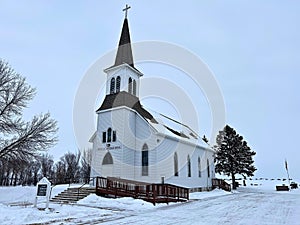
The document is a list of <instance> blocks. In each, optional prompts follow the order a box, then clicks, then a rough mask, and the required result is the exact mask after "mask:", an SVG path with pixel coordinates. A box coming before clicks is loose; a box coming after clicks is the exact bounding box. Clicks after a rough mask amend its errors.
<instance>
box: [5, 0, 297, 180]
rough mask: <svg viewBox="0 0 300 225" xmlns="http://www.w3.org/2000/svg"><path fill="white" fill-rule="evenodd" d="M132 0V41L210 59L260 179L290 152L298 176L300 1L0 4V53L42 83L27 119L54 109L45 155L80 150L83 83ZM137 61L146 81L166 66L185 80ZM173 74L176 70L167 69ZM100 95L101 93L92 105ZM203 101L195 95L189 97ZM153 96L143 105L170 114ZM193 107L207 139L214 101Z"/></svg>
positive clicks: (114, 40)
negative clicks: (76, 124) (76, 108)
mask: <svg viewBox="0 0 300 225" xmlns="http://www.w3.org/2000/svg"><path fill="white" fill-rule="evenodd" d="M126 3H128V4H129V5H130V6H131V9H130V10H129V12H128V18H129V27H130V32H131V40H132V42H141V41H147V40H156V41H161V42H168V43H172V44H175V45H178V46H180V47H181V48H184V49H187V50H189V51H191V52H193V53H194V54H195V55H197V56H198V57H199V58H201V59H202V61H203V62H205V63H206V64H207V65H208V67H209V68H210V70H211V71H212V72H213V74H214V76H215V79H216V80H217V82H218V85H219V87H220V90H221V92H222V95H223V98H224V102H225V108H226V123H227V124H229V125H230V126H232V127H234V128H235V129H236V130H237V131H238V132H239V133H240V134H241V135H243V136H244V138H245V139H246V140H247V141H248V143H249V145H250V147H251V148H252V149H253V150H254V151H256V152H257V156H256V157H255V160H256V162H255V164H256V166H257V168H258V171H257V172H256V176H257V177H269V178H271V177H284V176H285V175H286V173H285V170H284V159H285V158H287V160H288V163H289V169H290V174H291V177H298V178H300V170H299V163H300V154H299V144H298V139H299V125H300V120H299V118H298V117H299V114H300V101H299V94H300V90H299V87H298V85H299V83H300V82H299V81H300V79H299V71H300V63H299V62H300V56H299V54H300V53H299V52H300V30H299V27H300V13H299V11H300V3H297V1H284V2H283V1H274V0H272V1H263V2H262V1H258V0H252V1H238V0H235V1H230V0H228V1H185V2H183V1H151V2H150V1H148V2H146V1H132V0H131V1H130V0H129V1H128V2H123V1H92V0H90V1H76V2H74V1H64V2H62V1H14V0H9V1H8V0H7V1H6V0H5V1H3V0H1V1H0V11H1V13H0V27H1V29H0V52H1V55H0V57H1V58H3V59H5V60H7V61H8V62H9V63H10V65H11V66H12V67H13V68H14V69H15V70H16V71H17V72H19V73H20V74H22V75H24V76H25V77H26V78H27V81H28V83H30V84H31V85H32V86H34V87H36V88H37V96H36V97H35V98H34V100H33V101H32V102H31V103H30V105H29V108H28V109H26V111H25V117H26V119H30V118H32V116H33V115H35V114H38V113H41V112H48V111H49V112H50V113H51V115H52V117H53V118H55V119H56V120H58V123H59V128H60V131H59V140H60V141H59V143H58V145H57V146H56V147H54V148H53V149H51V150H50V151H49V153H50V154H52V155H54V156H55V158H56V159H57V158H59V157H60V156H62V155H63V154H64V153H65V152H67V151H74V150H76V149H77V144H76V138H75V136H74V133H73V124H72V116H73V104H74V98H75V95H76V92H77V89H78V86H79V84H80V82H81V79H82V78H83V77H84V75H85V73H86V71H87V70H88V69H89V68H90V66H91V65H92V64H93V63H94V62H95V61H96V60H98V59H99V58H101V57H102V56H103V55H105V54H106V53H107V52H109V51H111V50H113V49H114V48H116V47H117V44H118V39H119V36H120V31H121V26H122V23H123V19H124V13H123V12H122V9H123V8H124V6H125V4H126ZM133 51H134V49H133ZM111 64H113V62H111ZM137 67H138V68H139V70H141V71H142V72H143V73H144V78H147V77H148V78H149V77H151V76H159V75H162V74H159V73H160V71H161V73H163V76H164V77H165V78H167V79H169V80H171V81H172V82H174V83H176V82H178V83H179V81H178V79H179V80H180V78H178V77H179V76H180V74H179V72H178V71H176V72H175V70H174V68H165V67H164V66H162V65H155V64H154V65H152V64H150V65H149V64H146V63H145V64H142V63H141V64H140V65H137ZM102 69H104V68H100V70H102ZM172 71H173V72H174V74H175V75H173V74H168V73H171V72H172ZM173 72H172V73H173ZM183 77H184V76H183ZM180 82H181V80H180ZM99 91H100V90H99ZM204 95H205V93H204ZM103 97H104V96H103V94H102V95H101V94H100V96H97V98H98V100H97V103H96V104H95V106H94V109H93V110H96V109H97V107H98V106H99V104H100V103H101V100H102V99H103ZM199 99H203V97H199ZM199 99H197V96H192V101H195V102H196V101H198V100H199ZM204 99H205V98H204ZM157 102H158V104H157V105H156V106H155V104H154V103H153V101H152V102H151V101H150V100H149V99H148V102H147V100H145V101H144V102H143V103H144V105H145V106H146V107H147V103H149V104H150V105H151V107H150V108H155V110H157V111H160V109H161V108H162V110H163V111H164V112H163V113H165V114H170V115H173V113H174V112H172V109H170V112H168V111H167V109H168V107H167V106H166V107H161V105H163V104H164V103H163V102H160V100H158V101H157ZM199 102H200V103H203V104H204V105H203V107H199V106H198V105H199V104H200V103H199ZM195 105H197V107H198V109H199V111H201V113H202V114H203V117H202V118H200V119H199V120H200V122H199V131H198V132H199V135H201V136H202V135H203V134H206V135H207V136H209V134H208V133H209V132H210V131H211V128H209V126H210V124H211V121H210V120H211V118H210V119H209V115H210V113H209V106H208V104H207V103H205V101H203V100H199V101H198V104H195ZM200 108H203V109H200ZM204 108H208V110H205V109H204ZM201 113H200V114H201ZM175 117H176V115H175ZM93 119H95V118H93ZM83 123H84V119H83ZM91 135H92V132H91V134H88V135H87V136H91Z"/></svg>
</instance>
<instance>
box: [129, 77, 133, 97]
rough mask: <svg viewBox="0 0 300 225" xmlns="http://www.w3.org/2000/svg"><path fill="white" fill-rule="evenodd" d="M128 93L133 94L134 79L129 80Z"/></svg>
mask: <svg viewBox="0 0 300 225" xmlns="http://www.w3.org/2000/svg"><path fill="white" fill-rule="evenodd" d="M128 92H129V93H130V94H131V92H132V78H131V77H129V79H128Z"/></svg>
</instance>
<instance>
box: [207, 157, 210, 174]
mask: <svg viewBox="0 0 300 225" xmlns="http://www.w3.org/2000/svg"><path fill="white" fill-rule="evenodd" d="M207 177H210V169H209V160H208V159H207Z"/></svg>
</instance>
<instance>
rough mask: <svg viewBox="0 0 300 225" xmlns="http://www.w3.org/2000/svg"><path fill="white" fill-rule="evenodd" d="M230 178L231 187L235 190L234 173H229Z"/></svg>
mask: <svg viewBox="0 0 300 225" xmlns="http://www.w3.org/2000/svg"><path fill="white" fill-rule="evenodd" d="M231 180H232V189H233V190H236V186H235V176H234V173H231Z"/></svg>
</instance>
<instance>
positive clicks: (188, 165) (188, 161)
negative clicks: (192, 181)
mask: <svg viewBox="0 0 300 225" xmlns="http://www.w3.org/2000/svg"><path fill="white" fill-rule="evenodd" d="M187 170H188V171H187V172H188V177H191V173H192V172H191V159H190V155H188V157H187Z"/></svg>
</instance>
